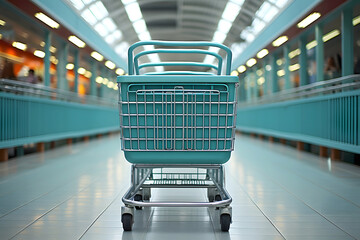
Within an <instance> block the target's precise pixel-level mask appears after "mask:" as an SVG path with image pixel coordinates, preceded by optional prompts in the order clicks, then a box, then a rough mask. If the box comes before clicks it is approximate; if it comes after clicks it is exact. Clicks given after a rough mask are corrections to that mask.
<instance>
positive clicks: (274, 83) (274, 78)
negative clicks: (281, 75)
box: [270, 53, 279, 93]
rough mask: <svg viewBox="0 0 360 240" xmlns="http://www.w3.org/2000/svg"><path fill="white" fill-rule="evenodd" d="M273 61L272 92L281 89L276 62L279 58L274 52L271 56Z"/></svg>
mask: <svg viewBox="0 0 360 240" xmlns="http://www.w3.org/2000/svg"><path fill="white" fill-rule="evenodd" d="M270 59H271V60H270V61H271V62H270V64H271V83H272V84H271V85H272V87H271V92H272V93H275V92H277V91H279V86H278V76H277V64H276V59H277V56H276V54H275V53H273V55H272V56H271V58H270Z"/></svg>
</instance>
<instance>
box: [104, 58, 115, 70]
mask: <svg viewBox="0 0 360 240" xmlns="http://www.w3.org/2000/svg"><path fill="white" fill-rule="evenodd" d="M105 66H107V67H108V68H109V69H111V70H112V69H114V68H115V66H116V65H115V63H113V62H111V61H109V60H108V61H106V62H105Z"/></svg>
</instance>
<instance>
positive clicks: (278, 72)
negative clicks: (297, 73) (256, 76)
mask: <svg viewBox="0 0 360 240" xmlns="http://www.w3.org/2000/svg"><path fill="white" fill-rule="evenodd" d="M277 75H278V76H279V77H282V76H284V75H285V70H284V69H281V70H279V71H277Z"/></svg>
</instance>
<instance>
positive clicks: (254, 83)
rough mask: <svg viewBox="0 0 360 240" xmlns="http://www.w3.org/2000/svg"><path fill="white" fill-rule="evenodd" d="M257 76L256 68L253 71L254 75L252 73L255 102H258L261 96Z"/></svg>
mask: <svg viewBox="0 0 360 240" xmlns="http://www.w3.org/2000/svg"><path fill="white" fill-rule="evenodd" d="M257 78H258V76H257V74H256V68H253V69H252V73H251V85H252V86H253V87H252V92H253V96H254V101H256V100H257V99H258V96H259V86H258V84H257Z"/></svg>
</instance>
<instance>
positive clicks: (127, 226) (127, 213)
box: [121, 207, 134, 231]
mask: <svg viewBox="0 0 360 240" xmlns="http://www.w3.org/2000/svg"><path fill="white" fill-rule="evenodd" d="M121 222H122V224H123V228H124V231H131V230H132V225H133V224H134V208H133V207H121Z"/></svg>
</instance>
